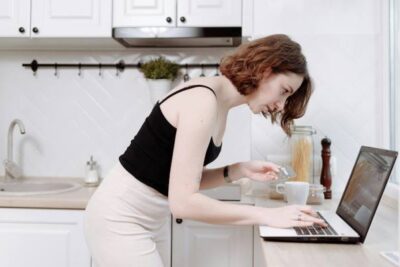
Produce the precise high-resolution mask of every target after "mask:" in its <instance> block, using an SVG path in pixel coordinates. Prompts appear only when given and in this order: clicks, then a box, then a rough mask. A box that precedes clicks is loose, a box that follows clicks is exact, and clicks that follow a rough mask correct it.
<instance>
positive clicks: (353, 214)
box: [336, 146, 397, 242]
mask: <svg viewBox="0 0 400 267" xmlns="http://www.w3.org/2000/svg"><path fill="white" fill-rule="evenodd" d="M396 157H397V152H394V151H389V150H383V149H377V148H370V147H364V146H363V147H361V150H360V153H359V154H358V157H357V160H356V163H355V164H354V167H353V171H352V173H351V176H350V179H349V181H348V183H347V185H346V189H345V191H344V193H343V196H342V199H341V201H340V203H339V206H338V209H337V211H336V213H337V214H338V215H339V216H340V217H342V219H343V220H345V221H346V222H347V223H348V224H349V225H351V226H352V227H353V228H354V230H355V231H357V232H358V234H359V235H360V237H361V242H364V239H365V236H366V235H367V232H368V229H369V227H370V225H371V222H372V219H373V217H374V215H375V211H376V209H377V207H378V204H379V201H380V199H381V197H382V194H383V191H384V189H385V186H386V184H387V181H388V180H389V177H390V173H391V171H392V168H393V165H394V162H395V161H396Z"/></svg>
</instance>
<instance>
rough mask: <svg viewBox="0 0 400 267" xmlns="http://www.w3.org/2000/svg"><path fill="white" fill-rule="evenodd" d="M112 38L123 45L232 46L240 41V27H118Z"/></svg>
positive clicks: (114, 30)
mask: <svg viewBox="0 0 400 267" xmlns="http://www.w3.org/2000/svg"><path fill="white" fill-rule="evenodd" d="M113 38H114V39H115V40H117V41H118V42H119V43H121V44H122V45H123V46H125V47H233V46H238V45H240V44H241V43H242V28H241V27H212V28H209V27H207V28H200V27H120V28H114V29H113Z"/></svg>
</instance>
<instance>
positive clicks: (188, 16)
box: [177, 0, 246, 27]
mask: <svg viewBox="0 0 400 267" xmlns="http://www.w3.org/2000/svg"><path fill="white" fill-rule="evenodd" d="M177 1H178V5H177V11H178V12H177V13H178V14H177V19H178V26H181V27H240V26H241V25H242V0H219V1H214V0H177ZM245 1H246V0H245Z"/></svg>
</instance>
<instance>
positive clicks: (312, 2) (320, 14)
mask: <svg viewBox="0 0 400 267" xmlns="http://www.w3.org/2000/svg"><path fill="white" fill-rule="evenodd" d="M385 12H387V10H386V2H385V1H374V0H357V1H346V0H326V1H320V0H279V1H275V0H263V1H261V0H254V14H253V25H252V27H253V32H254V37H255V38H256V37H258V36H264V35H268V34H273V33H286V34H288V35H289V36H290V37H292V38H293V39H294V40H295V41H297V42H299V43H300V44H301V46H302V47H303V50H304V53H305V55H306V57H307V60H308V64H309V71H310V75H311V76H312V78H313V79H314V82H315V92H314V94H313V96H312V98H311V101H310V104H309V107H308V110H307V112H306V115H305V116H304V117H303V118H301V119H300V120H298V122H297V124H303V125H312V126H313V127H314V128H315V129H316V130H317V132H318V133H317V135H316V136H315V143H316V148H315V151H316V157H317V158H318V159H320V151H321V145H320V141H321V139H322V138H323V137H324V136H328V137H329V138H330V139H331V140H332V147H331V148H332V152H333V155H334V156H335V157H336V158H337V173H336V175H335V177H333V184H332V187H333V188H334V190H336V191H341V190H342V189H343V188H344V186H345V185H346V182H347V179H348V178H349V175H350V172H351V168H352V166H353V163H354V160H355V158H356V156H357V153H358V150H359V148H360V146H361V145H369V146H378V147H386V148H388V138H387V134H388V133H387V131H388V122H387V110H386V109H387V99H386V97H387V96H386V94H387V89H388V88H387V77H386V75H387V67H386V65H385V64H386V60H387V58H386V57H387V54H386V53H387V48H386V47H385V46H386V39H385V38H387V35H386V32H385V30H386V27H387V25H386V24H385V23H387V16H386V13H385ZM288 152H289V146H288V140H287V139H286V138H285V136H284V135H283V133H282V131H281V130H280V129H279V128H277V126H274V127H271V125H270V124H266V123H265V120H264V119H263V118H258V117H257V116H255V117H254V119H253V120H252V157H253V158H261V159H268V158H270V159H273V158H276V157H277V155H278V156H279V155H281V154H285V153H288ZM317 175H319V173H317ZM318 180H319V179H318Z"/></svg>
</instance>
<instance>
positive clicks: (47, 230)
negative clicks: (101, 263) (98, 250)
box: [0, 208, 91, 267]
mask: <svg viewBox="0 0 400 267" xmlns="http://www.w3.org/2000/svg"><path fill="white" fill-rule="evenodd" d="M83 214H84V210H59V209H18V208H0V266H7V267H26V266H30V267H55V266H57V267H90V265H91V260H90V254H89V251H88V249H87V246H86V242H85V239H84V234H83Z"/></svg>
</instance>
